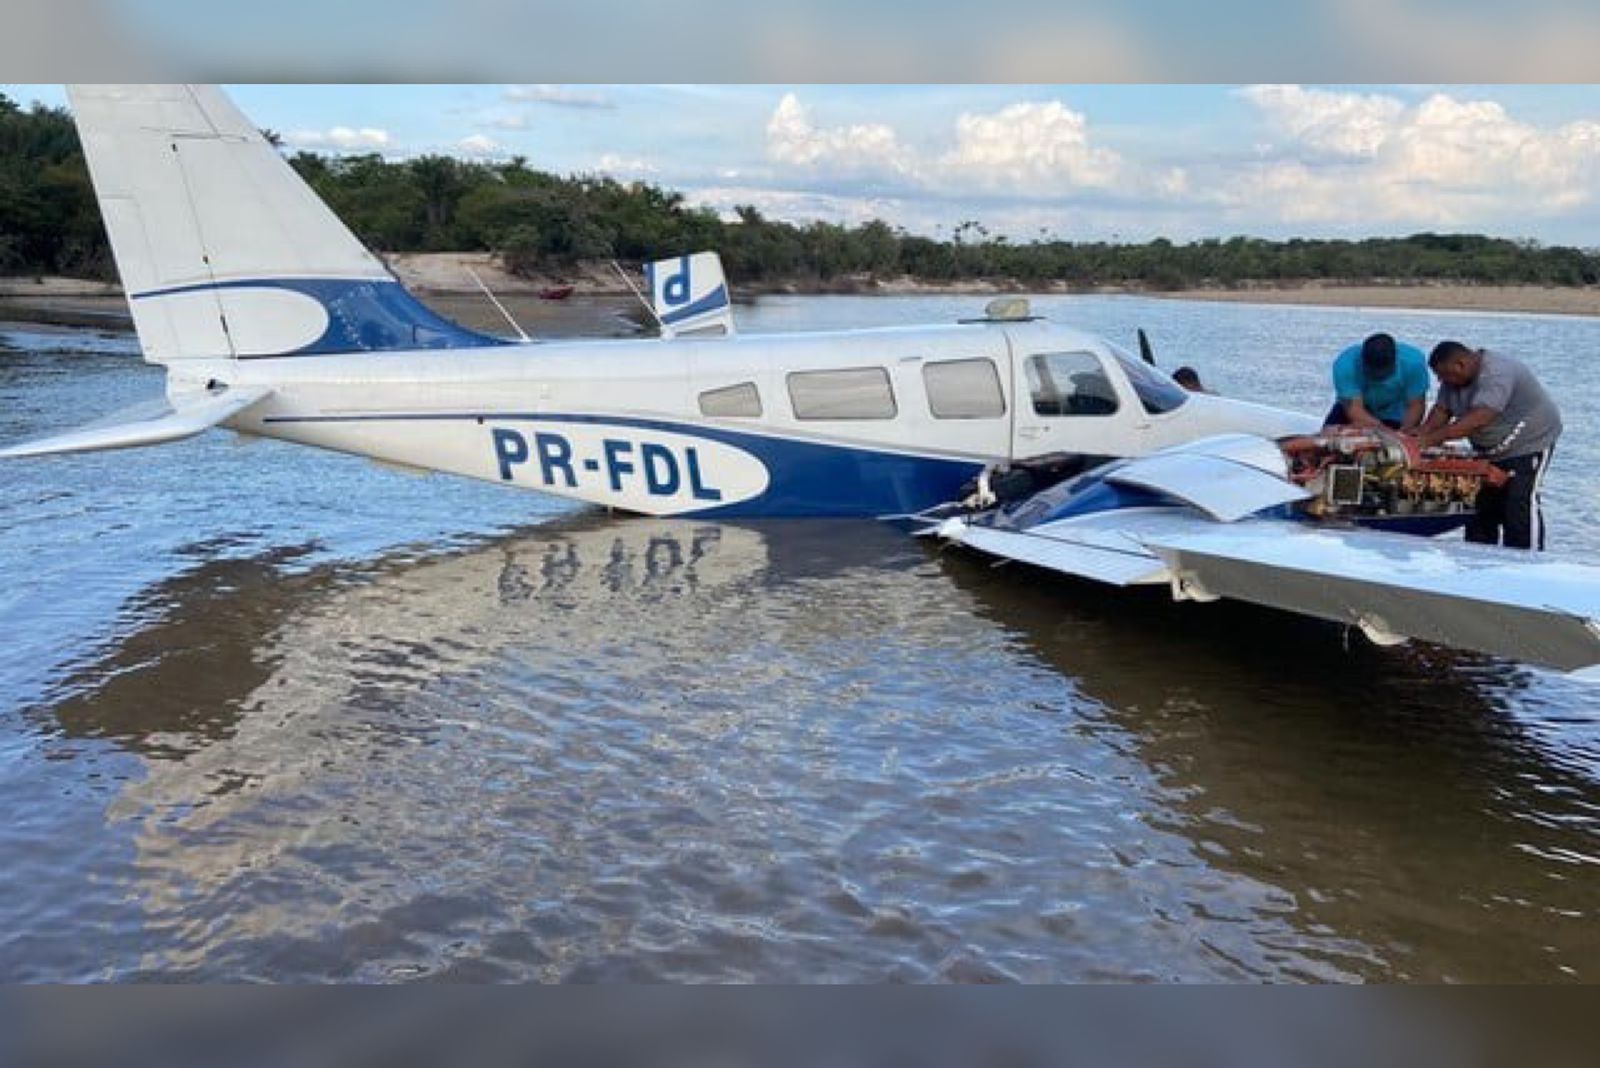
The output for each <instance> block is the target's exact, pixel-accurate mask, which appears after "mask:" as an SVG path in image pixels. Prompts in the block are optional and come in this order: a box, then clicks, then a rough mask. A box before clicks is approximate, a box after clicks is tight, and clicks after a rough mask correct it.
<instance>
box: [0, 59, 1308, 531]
mask: <svg viewBox="0 0 1600 1068" xmlns="http://www.w3.org/2000/svg"><path fill="white" fill-rule="evenodd" d="M69 95H70V98H71V101H72V107H73V113H74V116H75V119H76V122H77V125H78V130H79V133H80V136H81V137H82V140H83V145H84V151H85V154H86V156H87V158H88V161H89V168H90V173H91V177H92V178H93V182H94V188H95V193H96V196H97V197H98V199H99V203H100V208H101V211H102V213H103V215H104V217H105V222H106V229H107V232H108V234H109V236H110V239H111V246H112V251H113V254H114V256H115V258H116V263H117V268H118V271H119V273H120V274H121V277H122V282H123V287H124V289H125V291H126V292H127V295H128V302H129V305H130V307H131V309H132V313H133V319H134V325H135V327H136V329H137V331H138V335H139V341H140V345H141V348H142V349H143V352H144V357H145V359H146V360H147V361H149V362H151V363H156V364H160V365H163V366H164V367H165V368H166V372H167V390H166V392H167V401H168V403H169V405H170V411H168V412H165V413H163V414H162V415H161V416H160V417H158V418H153V419H151V418H144V419H138V420H132V421H128V422H116V421H114V420H113V421H110V422H109V423H102V424H101V425H98V426H96V427H95V428H94V429H90V430H85V431H81V432H77V433H73V434H68V435H63V436H60V437H57V438H52V439H48V440H45V441H41V442H36V443H32V444H29V445H26V446H22V447H18V448H13V449H10V450H7V451H6V453H4V454H0V455H5V454H9V455H12V456H21V455H37V454H42V453H46V452H64V451H71V450H84V449H102V448H119V447H125V446H132V445H146V444H153V443H156V442H161V441H170V440H174V439H178V438H183V437H187V436H189V435H192V434H196V433H199V432H200V431H202V430H205V429H206V428H208V427H211V426H224V427H227V428H229V429H232V430H236V431H239V432H241V433H245V434H254V435H260V436H264V437H274V438H281V439H284V440H287V441H293V442H298V443H301V444H305V445H314V446H319V447H321V448H326V449H335V450H339V451H341V452H348V453H355V454H359V455H363V456H369V457H373V458H375V459H377V460H380V461H384V462H386V463H389V464H394V465H399V466H404V467H414V468H420V469H425V470H431V471H445V472H450V473H452V474H458V475H466V476H468V477H472V478H480V479H486V480H488V481H491V482H501V483H505V484H507V485H511V486H516V487H519V488H524V489H533V490H538V491H541V492H545V493H552V494H556V495H557V496H561V497H570V498H574V499H577V500H580V501H586V502H589V503H591V504H598V505H605V506H608V507H612V508H618V509H623V510H626V511H630V512H639V513H644V514H648V515H658V516H668V515H678V516H687V515H695V516H710V517H719V518H733V517H757V516H879V515H885V514H892V513H906V512H915V511H918V510H920V509H923V508H926V507H928V506H929V505H932V504H935V503H938V502H940V501H944V500H948V499H949V498H951V497H952V496H954V495H955V493H956V491H957V489H958V488H959V487H960V486H961V485H962V484H963V483H964V482H966V481H968V480H969V479H971V478H972V477H973V476H974V475H976V474H977V473H978V472H979V471H981V470H982V469H983V468H984V467H985V466H986V465H988V464H991V463H994V462H997V461H1005V460H1010V459H1021V458H1026V457H1030V456H1035V455H1038V454H1042V453H1053V452H1061V451H1069V452H1078V453H1092V454H1095V455H1107V456H1128V455H1138V454H1142V453H1146V452H1150V451H1152V450H1154V449H1158V448H1161V447H1163V446H1166V445H1169V444H1175V443H1179V442H1184V441H1189V440H1192V439H1195V438H1198V437H1204V436H1207V435H1210V434H1217V433H1224V432H1230V431H1246V432H1252V433H1258V434H1263V435H1268V436H1273V435H1278V434H1285V433H1291V432H1294V431H1296V430H1302V429H1306V424H1307V423H1308V422H1312V421H1310V420H1308V419H1307V418H1306V417H1304V416H1300V415H1296V414H1294V413H1289V412H1284V411H1280V410H1277V409H1273V408H1268V407H1264V406H1261V405H1254V404H1248V403H1244V402H1241V401H1231V400H1224V399H1221V398H1216V397H1200V396H1191V395H1189V394H1187V393H1185V392H1184V391H1183V390H1182V389H1180V388H1179V387H1178V386H1177V385H1175V384H1174V383H1173V382H1172V381H1171V380H1170V379H1169V378H1167V377H1166V376H1165V375H1163V374H1160V373H1159V372H1156V371H1154V370H1152V369H1151V368H1149V367H1147V366H1145V365H1144V364H1142V363H1140V362H1139V361H1138V360H1136V359H1132V358H1129V357H1128V356H1127V355H1126V354H1125V353H1122V352H1120V351H1118V350H1117V349H1115V348H1114V347H1112V346H1110V345H1108V344H1107V343H1106V342H1105V341H1103V340H1101V339H1099V338H1096V337H1092V336H1090V335H1087V334H1084V333H1081V332H1079V331H1076V330H1071V329H1068V328H1066V327H1062V326H1056V325H1053V324H1050V323H1047V322H1043V321H1039V320H1034V319H1030V318H1028V317H1026V315H1025V314H1021V315H1018V316H1014V317H1011V318H1001V317H990V318H986V319H984V320H981V321H976V322H970V323H960V324H957V323H951V324H944V325H938V326H930V327H919V328H911V329H878V330H856V331H849V332H838V333H803V334H788V335H770V336H754V335H739V334H734V333H733V332H732V329H731V327H732V320H731V318H730V317H728V315H727V304H728V300H727V291H726V285H725V283H724V282H723V279H722V276H721V271H720V269H719V268H718V267H717V264H716V261H715V257H707V256H704V255H701V256H694V257H684V258H683V259H681V260H677V261H665V262H664V263H662V264H657V265H654V266H653V268H652V270H651V271H650V282H651V289H652V293H653V303H654V305H655V307H656V308H657V310H658V314H659V315H660V317H661V319H662V323H663V327H664V330H663V337H662V338H661V339H654V338H644V339H637V340H621V341H593V340H591V341H564V342H548V343H539V342H534V343H520V342H510V341H507V340H505V339H502V338H498V337H491V336H487V335H484V334H480V333H475V332H472V331H469V330H466V329H463V328H461V327H460V326H457V325H456V324H454V323H451V322H448V321H446V320H444V319H442V318H440V317H439V316H438V315H436V314H434V313H433V312H432V311H430V310H429V309H428V308H426V307H425V306H423V305H422V304H421V303H419V302H418V301H417V300H416V299H414V298H413V297H412V296H411V295H410V294H409V293H407V292H406V291H405V289H404V288H402V286H401V285H400V283H399V282H398V281H396V280H395V278H394V277H393V276H392V275H391V273H390V272H389V271H388V269H387V268H386V267H385V266H384V265H383V264H382V263H381V262H380V261H379V260H378V259H377V258H376V257H375V256H373V255H372V254H371V253H370V252H369V251H368V250H367V249H365V248H364V247H362V245H361V243H360V242H359V241H358V240H357V239H356V238H355V237H354V235H352V234H351V233H350V231H349V230H348V229H347V228H346V227H345V226H344V224H343V223H341V222H340V221H339V219H338V218H337V217H336V216H335V215H334V214H333V212H332V211H330V210H329V209H328V208H327V206H326V205H324V204H323V203H322V202H321V201H320V200H319V199H318V198H317V197H316V195H315V194H314V193H313V192H312V191H311V190H310V188H309V187H307V186H306V184H305V183H304V182H303V181H301V179H300V178H299V176H298V175H296V174H295V172H294V171H293V169H292V168H290V167H289V165H288V164H287V162H286V161H285V160H284V159H283V158H282V157H281V156H280V155H279V153H278V152H277V151H276V150H275V149H274V148H273V147H272V146H271V145H270V144H268V143H267V141H266V140H265V139H264V138H263V137H262V136H261V134H260V133H259V132H258V131H257V129H256V127H255V126H254V124H252V123H251V122H250V121H249V120H248V119H247V118H245V117H244V116H243V115H242V114H240V113H239V112H238V111H237V110H236V109H235V108H234V107H233V105H232V104H231V103H230V102H229V101H228V100H227V98H226V97H225V96H224V95H223V94H222V93H221V92H220V91H218V90H217V89H215V88H212V87H204V86H74V87H70V88H69ZM1041 397H1043V398H1045V399H1046V400H1047V402H1048V403H1037V401H1038V400H1039V398H1041Z"/></svg>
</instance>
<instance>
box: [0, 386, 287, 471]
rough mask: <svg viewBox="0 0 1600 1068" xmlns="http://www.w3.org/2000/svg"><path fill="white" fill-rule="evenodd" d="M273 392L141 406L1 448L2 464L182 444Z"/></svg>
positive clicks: (240, 391) (255, 390) (238, 391)
mask: <svg viewBox="0 0 1600 1068" xmlns="http://www.w3.org/2000/svg"><path fill="white" fill-rule="evenodd" d="M271 392H272V390H270V389H268V388H266V387H263V386H249V387H233V388H230V389H225V390H222V391H221V392H217V393H207V394H205V395H204V396H203V397H201V398H199V399H196V400H193V401H189V400H184V401H180V402H179V403H177V404H176V405H173V404H169V403H167V402H165V401H162V402H158V403H156V404H154V405H151V404H142V405H138V406H136V407H134V408H127V409H124V410H123V411H120V412H117V413H115V414H113V415H109V416H107V417H105V418H104V419H101V420H97V421H96V422H94V423H90V424H89V425H88V426H85V427H80V428H79V429H77V430H71V431H68V432H67V433H65V434H57V435H55V436H53V437H48V438H40V439H38V440H36V441H28V442H23V443H21V444H19V445H13V446H11V447H10V448H5V449H0V459H21V458H23V457H28V456H52V455H57V454H61V453H72V452H93V451H95V450H98V449H127V448H133V447H135V446H139V445H159V444H161V443H163V442H167V441H178V440H181V439H183V438H189V437H193V436H195V435H196V434H199V433H201V432H202V431H205V430H209V429H210V428H211V427H214V426H216V425H217V424H218V423H221V422H224V421H225V420H227V419H230V418H232V417H233V416H235V415H238V414H239V413H240V412H243V411H244V410H245V409H247V408H250V407H252V406H253V405H256V404H259V403H260V402H261V401H263V400H265V399H266V398H267V396H268V395H269V394H271Z"/></svg>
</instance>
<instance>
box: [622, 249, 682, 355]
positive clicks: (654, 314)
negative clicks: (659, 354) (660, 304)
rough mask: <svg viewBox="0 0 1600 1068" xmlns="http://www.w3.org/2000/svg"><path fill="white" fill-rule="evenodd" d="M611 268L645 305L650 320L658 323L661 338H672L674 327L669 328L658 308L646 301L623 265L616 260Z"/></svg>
mask: <svg viewBox="0 0 1600 1068" xmlns="http://www.w3.org/2000/svg"><path fill="white" fill-rule="evenodd" d="M611 268H612V270H614V271H616V272H617V274H618V275H620V276H621V277H622V283H623V284H624V285H626V286H627V287H628V289H629V290H630V291H631V292H632V293H633V295H634V296H636V297H638V298H639V303H640V304H643V305H644V310H645V311H647V312H649V313H650V318H652V319H654V320H655V321H656V326H657V327H659V328H660V330H661V336H662V337H664V338H670V337H672V336H673V329H672V327H670V326H668V325H667V323H666V320H665V319H662V318H661V313H660V312H658V311H656V306H655V305H654V304H651V303H650V302H649V301H648V300H646V299H645V297H644V294H643V293H641V292H639V287H638V286H636V285H634V284H633V279H632V278H629V277H628V272H627V271H624V270H623V269H622V264H620V263H618V262H617V261H616V260H612V261H611Z"/></svg>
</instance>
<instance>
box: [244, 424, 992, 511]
mask: <svg viewBox="0 0 1600 1068" xmlns="http://www.w3.org/2000/svg"><path fill="white" fill-rule="evenodd" d="M440 420H444V421H457V420H465V421H471V422H482V423H485V424H488V423H495V424H505V423H517V422H536V423H586V424H593V425H603V426H620V427H630V428H633V429H637V430H644V431H650V430H657V431H664V432H668V433H672V434H682V435H685V436H689V437H700V438H705V439H707V440H710V441H717V442H721V443H723V444H725V445H731V446H733V447H734V448H737V449H742V450H743V451H744V452H746V453H749V454H750V455H751V456H754V457H755V458H756V459H758V460H760V461H761V463H762V464H763V465H765V467H766V469H767V477H768V479H769V480H770V481H769V483H768V486H767V489H766V491H765V492H764V493H762V494H761V495H760V496H758V497H755V498H753V499H751V500H748V501H742V502H738V503H735V504H728V505H721V506H717V507H712V508H705V509H701V510H697V511H694V512H686V513H682V514H684V515H695V516H700V517H704V518H712V519H734V518H740V519H749V518H779V517H784V518H791V517H802V516H811V517H822V516H880V515H893V514H899V513H904V512H916V511H921V510H923V509H925V508H931V507H932V506H934V505H936V504H943V503H945V502H947V501H950V500H953V499H954V498H955V496H956V493H957V491H958V490H959V489H960V488H961V485H962V483H964V482H966V481H967V480H968V479H970V478H972V477H974V476H975V475H977V473H978V472H979V471H981V470H982V469H983V466H984V465H983V462H982V461H979V460H961V459H952V458H949V457H939V456H917V455H907V454H904V453H898V452H886V451H883V450H878V449H870V448H863V447H860V446H855V445H830V444H826V443H823V442H816V441H801V440H796V439H794V438H784V437H776V436H769V435H766V434H751V433H745V432H741V431H736V430H730V429H728V428H726V427H708V426H700V425H697V424H694V423H674V422H669V421H664V420H656V419H637V418H625V417H613V416H600V415H551V414H533V413H502V412H454V413H434V412H428V413H415V414H394V415H313V416H269V417H268V418H267V419H265V420H264V422H266V423H273V424H279V425H286V424H303V423H348V422H421V421H440Z"/></svg>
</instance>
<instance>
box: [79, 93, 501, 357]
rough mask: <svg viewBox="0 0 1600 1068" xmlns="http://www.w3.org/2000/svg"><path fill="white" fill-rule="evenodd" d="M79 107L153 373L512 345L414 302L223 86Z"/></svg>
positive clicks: (83, 102)
mask: <svg viewBox="0 0 1600 1068" xmlns="http://www.w3.org/2000/svg"><path fill="white" fill-rule="evenodd" d="M68 96H69V98H70V100H71V102H72V110H73V115H74V118H75V120H76V122H77V126H78V133H79V136H80V138H81V139H82V141H83V149H84V155H85V157H86V158H87V159H88V162H89V172H90V177H91V179H92V180H93V183H94V189H95V196H96V199H98V201H99V203H100V211H101V214H102V216H103V217H104V219H105V224H106V232H107V234H108V235H109V237H110V239H111V250H112V254H113V256H114V257H115V259H116V262H117V270H118V272H119V273H120V274H121V276H122V285H123V289H124V291H125V292H126V293H127V295H128V303H129V306H130V307H131V309H132V311H133V321H134V326H135V328H136V329H137V330H138V333H139V342H140V345H141V347H142V348H143V349H144V354H145V359H146V360H147V361H149V362H151V363H158V364H170V363H173V362H175V361H179V360H185V359H216V358H230V357H231V358H239V359H246V358H251V357H266V356H288V355H295V356H300V355H328V354H333V353H352V352H371V351H383V350H394V349H417V348H467V347H478V346H483V345H493V344H500V343H501V342H500V340H499V339H497V338H491V337H487V336H485V335H481V334H475V333H472V332H471V331H468V330H465V329H463V328H461V327H459V326H457V325H455V324H454V323H451V322H449V321H448V320H446V319H444V318H442V317H440V316H438V315H436V314H434V313H433V312H432V311H430V310H429V309H428V308H426V307H425V306H423V305H422V304H421V303H420V302H419V301H417V300H416V298H414V297H412V296H411V295H410V294H409V293H407V292H406V291H405V289H404V288H403V287H402V286H401V285H400V283H399V282H398V281H396V280H395V278H394V276H393V275H392V274H390V273H389V271H388V269H387V268H386V267H385V266H384V265H383V263H382V262H380V261H379V260H378V259H377V257H375V256H374V255H373V254H372V253H371V252H369V251H367V249H366V248H364V247H363V246H362V244H361V242H360V241H359V240H357V239H356V237H355V235H354V234H352V233H351V232H350V231H349V229H347V228H346V227H345V225H344V224H343V223H342V222H340V221H339V218H338V216H336V215H334V213H333V212H332V211H331V210H330V209H329V208H328V206H327V205H326V204H324V203H323V202H322V201H321V200H320V199H319V198H318V197H317V195H316V194H315V193H314V192H312V190H311V188H310V187H309V186H307V185H306V184H305V182H304V181H302V180H301V178H300V176H299V175H297V174H296V173H295V172H294V169H293V168H292V167H290V166H289V164H288V162H287V161H285V160H284V159H283V157H282V156H280V155H279V154H278V151H277V150H276V149H275V148H273V147H272V145H271V144H269V143H268V142H267V140H266V138H265V137H263V136H262V135H261V133H260V132H259V131H258V130H257V129H256V128H255V126H254V125H252V124H251V122H250V121H249V120H248V119H247V118H245V116H244V115H243V114H241V113H240V112H239V111H238V109H236V108H235V107H234V106H233V104H232V103H231V102H230V101H229V100H228V98H227V97H226V96H224V95H223V93H222V92H221V91H220V90H218V89H217V88H216V87H214V86H190V85H76V86H69V87H68Z"/></svg>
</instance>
